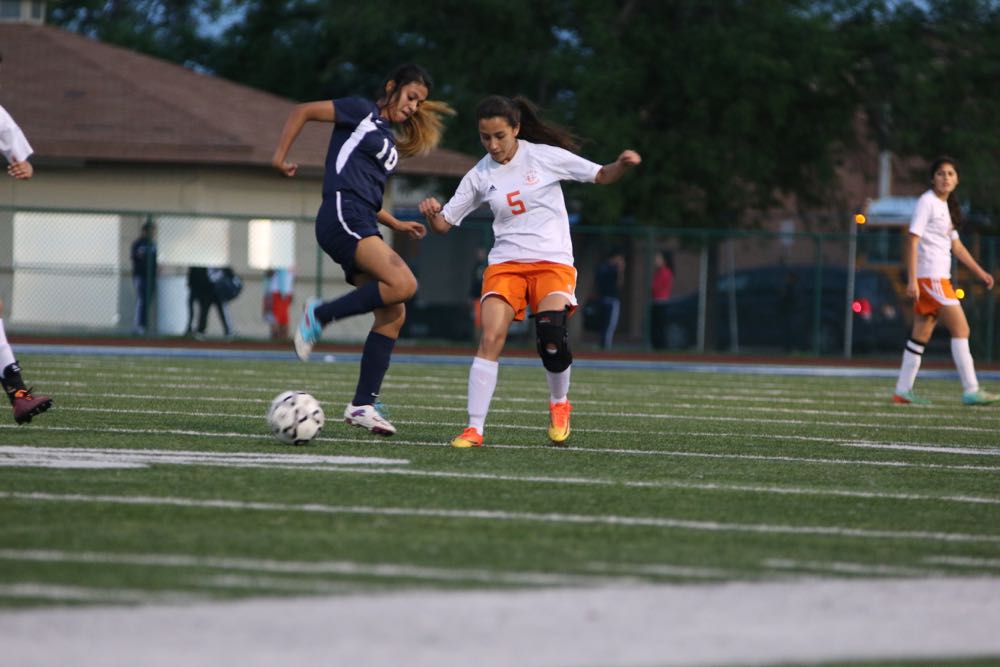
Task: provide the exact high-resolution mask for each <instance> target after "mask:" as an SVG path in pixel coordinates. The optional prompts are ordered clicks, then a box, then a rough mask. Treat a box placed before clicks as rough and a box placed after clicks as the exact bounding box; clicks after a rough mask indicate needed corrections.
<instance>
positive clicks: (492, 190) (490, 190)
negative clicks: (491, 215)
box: [486, 185, 497, 194]
mask: <svg viewBox="0 0 1000 667" xmlns="http://www.w3.org/2000/svg"><path fill="white" fill-rule="evenodd" d="M496 191H497V186H495V185H491V186H490V189H489V190H487V191H486V194H490V193H492V192H496Z"/></svg>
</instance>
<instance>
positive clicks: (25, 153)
mask: <svg viewBox="0 0 1000 667" xmlns="http://www.w3.org/2000/svg"><path fill="white" fill-rule="evenodd" d="M33 152H34V151H32V150H31V144H29V143H28V139H27V138H26V137H25V136H24V132H21V128H19V127H18V126H17V123H15V122H14V119H13V118H11V117H10V114H9V113H7V110H6V109H4V108H3V107H2V106H0V154H2V155H3V156H4V157H5V158H7V162H13V161H14V160H17V161H18V162H24V161H25V160H27V159H28V158H29V157H30V156H31V154H32V153H33Z"/></svg>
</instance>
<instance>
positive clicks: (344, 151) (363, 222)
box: [272, 64, 453, 435]
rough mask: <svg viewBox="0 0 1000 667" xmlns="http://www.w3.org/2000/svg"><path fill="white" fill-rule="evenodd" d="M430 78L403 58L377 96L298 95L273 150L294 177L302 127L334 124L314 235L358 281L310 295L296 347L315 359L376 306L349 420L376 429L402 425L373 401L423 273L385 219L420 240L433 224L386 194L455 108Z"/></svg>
mask: <svg viewBox="0 0 1000 667" xmlns="http://www.w3.org/2000/svg"><path fill="white" fill-rule="evenodd" d="M432 86H433V84H432V81H431V77H430V75H429V74H428V73H427V72H426V71H425V70H424V69H423V68H422V67H419V66H418V65H412V64H410V65H402V66H401V67H398V68H397V69H396V71H394V72H393V73H392V75H391V76H389V77H388V79H387V80H386V81H385V84H384V85H383V90H382V95H381V97H380V98H379V99H378V100H377V101H375V102H372V101H370V100H367V99H363V98H358V97H345V98H341V99H335V100H332V101H331V100H324V101H319V102H307V103H305V104H300V105H298V106H297V107H295V109H293V110H292V112H291V114H289V116H288V120H287V121H286V122H285V127H284V129H283V130H282V132H281V138H280V139H279V140H278V147H277V148H276V149H275V151H274V158H273V159H272V164H273V166H274V167H275V168H276V169H277V170H278V171H280V172H281V173H283V174H285V175H286V176H294V175H295V172H296V169H297V167H298V165H296V164H295V163H294V162H289V161H288V160H287V156H288V151H289V150H290V148H291V146H292V143H293V142H294V141H295V138H296V137H297V136H298V135H299V133H300V132H301V131H302V127H303V126H304V125H305V124H306V122H307V121H321V122H325V123H333V133H332V135H331V137H330V147H329V149H328V150H327V155H326V167H325V171H324V176H323V203H322V204H321V205H320V209H319V213H318V214H317V216H316V240H317V241H318V242H319V245H320V247H321V248H323V251H324V252H325V253H326V254H327V255H329V256H330V258H331V259H333V260H334V261H335V262H337V263H338V264H340V266H341V267H342V268H343V269H344V274H345V276H346V278H347V282H349V283H350V284H352V285H354V286H355V288H356V289H355V290H353V291H352V292H349V293H347V294H345V295H343V296H341V297H339V298H337V299H334V300H332V301H327V302H323V301H320V300H319V299H311V300H310V301H309V302H308V303H307V304H306V307H305V310H304V311H303V314H302V319H301V321H300V322H299V324H298V326H297V327H296V329H295V335H294V340H295V353H296V354H297V355H298V357H299V359H302V360H303V361H305V360H307V359H308V358H309V354H310V352H311V351H312V348H313V345H315V343H316V341H317V339H318V338H319V336H320V333H321V332H322V330H323V327H324V326H326V325H327V324H329V323H330V322H333V321H335V320H341V319H344V318H345V317H350V316H352V315H358V314H360V313H369V312H370V313H373V314H374V315H375V323H374V324H373V326H372V329H371V332H370V333H369V334H368V339H367V340H366V341H365V346H364V351H363V353H362V356H361V374H360V378H359V379H358V386H357V390H356V392H355V395H354V399H353V400H352V401H351V402H350V403H349V404H348V405H347V408H346V409H345V411H344V420H345V421H346V422H347V423H348V424H353V425H355V426H361V427H363V428H366V429H368V430H369V431H371V432H373V433H376V434H378V435H392V434H394V433H395V432H396V429H395V427H394V426H393V425H392V424H391V423H389V421H388V420H387V419H385V417H384V416H383V415H382V414H381V413H380V412H379V410H378V409H377V408H376V406H375V402H376V399H377V398H378V394H379V390H380V389H381V386H382V379H383V378H384V377H385V374H386V371H387V370H388V369H389V361H390V358H391V356H392V349H393V346H394V345H395V343H396V339H397V338H398V337H399V332H400V329H402V327H403V322H404V321H405V318H406V308H405V306H404V305H403V303H404V302H405V301H407V300H409V299H410V298H411V297H412V296H413V294H414V293H415V292H416V289H417V280H416V278H415V277H414V276H413V273H412V272H411V271H410V269H409V267H408V266H407V265H406V262H404V261H403V259H402V258H401V257H400V256H399V255H398V254H396V252H395V251H394V250H393V249H392V248H391V247H389V245H388V244H387V243H386V242H385V241H384V240H383V239H382V235H381V234H380V233H379V230H378V224H377V223H382V224H383V225H385V226H387V227H389V228H390V229H392V230H394V231H396V232H400V233H404V234H407V235H408V236H410V237H411V238H413V239H421V238H423V237H424V235H425V234H426V233H427V229H426V227H424V225H423V224H422V223H419V222H409V221H407V222H404V221H401V220H398V219H396V218H395V217H394V216H393V215H392V214H391V213H389V212H388V211H386V210H385V209H384V208H382V195H383V193H384V191H385V181H386V178H387V177H388V176H389V174H391V173H392V171H393V169H395V167H396V163H397V161H398V160H399V158H400V157H409V156H412V155H417V154H419V153H424V152H427V151H429V150H430V149H432V148H434V147H435V146H436V145H437V143H438V140H439V139H440V136H441V126H442V122H441V115H442V114H445V113H448V114H451V113H453V112H452V110H451V109H450V108H449V107H448V105H446V104H444V103H441V102H434V101H431V100H428V99H427V96H428V95H429V94H430V91H431V88H432Z"/></svg>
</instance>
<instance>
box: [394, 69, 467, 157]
mask: <svg viewBox="0 0 1000 667" xmlns="http://www.w3.org/2000/svg"><path fill="white" fill-rule="evenodd" d="M409 83H420V84H423V85H424V86H426V88H427V94H428V95H429V94H430V93H431V91H433V89H434V80H433V79H431V75H430V74H429V73H428V72H427V70H425V69H424V68H423V67H421V66H420V65H417V64H414V63H406V64H405V65H400V66H399V67H397V68H396V69H395V70H393V72H392V74H390V75H389V76H388V77H386V79H385V81H384V82H383V84H382V97H381V98H380V99H379V101H378V103H377V104H378V106H379V108H380V109H384V108H385V107H387V106H388V105H389V104H391V103H392V102H393V101H394V100H395V99H396V98H397V96H398V95H399V94H400V92H401V91H402V90H403V86H405V85H407V84H409ZM446 115H447V116H454V115H455V111H454V110H453V109H452V108H451V107H450V106H448V105H447V104H446V103H445V102H440V101H437V100H430V99H427V100H424V101H423V103H421V104H420V106H419V107H418V108H417V111H416V113H414V114H413V115H412V116H410V117H409V118H408V119H407V120H406V122H404V123H401V124H399V125H397V126H396V128H395V129H396V151H397V152H398V153H399V154H400V156H402V157H412V156H414V155H421V154H423V153H427V152H429V151H430V150H431V149H433V148H435V147H436V146H437V145H438V143H439V142H440V141H441V134H442V132H443V130H444V120H443V116H446Z"/></svg>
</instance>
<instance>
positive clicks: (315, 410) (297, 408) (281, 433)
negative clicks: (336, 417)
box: [267, 391, 326, 445]
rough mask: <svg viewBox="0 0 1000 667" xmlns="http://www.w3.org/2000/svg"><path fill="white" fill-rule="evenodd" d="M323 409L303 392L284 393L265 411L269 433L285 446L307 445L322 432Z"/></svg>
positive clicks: (276, 397) (310, 396)
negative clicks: (269, 428)
mask: <svg viewBox="0 0 1000 667" xmlns="http://www.w3.org/2000/svg"><path fill="white" fill-rule="evenodd" d="M325 419H326V417H325V416H324V415H323V408H322V407H320V404H319V401H317V400H316V399H315V398H313V397H312V395H310V394H307V393H305V392H304V391H286V392H282V393H280V394H278V395H277V396H275V398H274V400H273V401H271V407H269V408H268V409H267V423H268V425H269V426H270V427H271V432H272V433H274V437H276V438H277V439H278V440H280V441H281V442H283V443H285V444H286V445H307V444H309V442H311V441H312V439H313V438H315V437H316V436H317V435H319V432H320V431H322V430H323V422H324V421H325Z"/></svg>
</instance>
